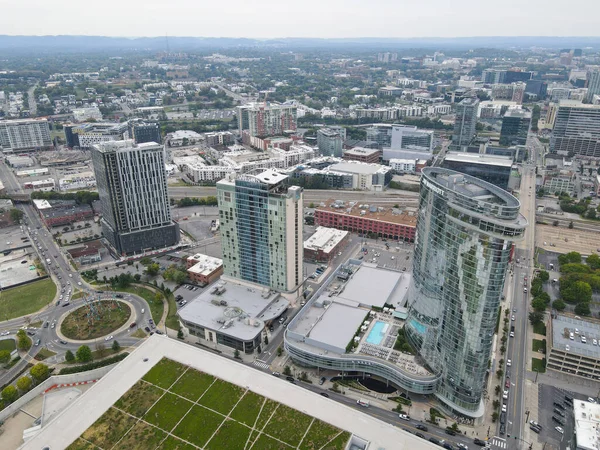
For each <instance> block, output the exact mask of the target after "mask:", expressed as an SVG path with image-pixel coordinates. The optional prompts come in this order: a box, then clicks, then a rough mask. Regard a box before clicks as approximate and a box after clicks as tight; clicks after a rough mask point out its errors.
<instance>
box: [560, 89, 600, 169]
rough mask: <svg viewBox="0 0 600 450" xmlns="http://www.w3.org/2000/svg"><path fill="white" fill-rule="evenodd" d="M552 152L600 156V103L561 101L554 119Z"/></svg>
mask: <svg viewBox="0 0 600 450" xmlns="http://www.w3.org/2000/svg"><path fill="white" fill-rule="evenodd" d="M550 152H552V153H559V154H563V155H569V154H570V155H581V156H592V157H595V158H598V157H600V105H587V104H582V103H579V102H576V101H570V100H563V101H561V102H560V103H559V106H558V110H557V111H556V117H555V119H554V129H553V130H552V137H551V139H550Z"/></svg>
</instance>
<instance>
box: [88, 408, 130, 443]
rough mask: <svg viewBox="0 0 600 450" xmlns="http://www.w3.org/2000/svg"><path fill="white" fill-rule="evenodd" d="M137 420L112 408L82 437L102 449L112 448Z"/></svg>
mask: <svg viewBox="0 0 600 450" xmlns="http://www.w3.org/2000/svg"><path fill="white" fill-rule="evenodd" d="M136 420H137V419H134V418H133V417H131V416H128V415H127V414H125V413H122V412H120V411H119V410H117V409H115V408H110V409H109V410H108V411H106V412H105V413H104V414H103V415H102V416H101V417H100V418H99V419H98V420H96V422H94V424H93V425H92V426H91V427H89V428H88V429H87V430H86V431H85V432H84V433H83V434H82V435H81V437H82V438H84V439H85V440H87V441H90V442H91V443H93V444H95V445H97V446H98V447H100V448H112V447H113V446H114V445H115V444H116V443H117V442H118V441H119V439H121V438H122V437H123V435H124V434H125V432H126V431H127V430H129V429H130V428H131V427H132V426H133V424H134V423H135V422H136Z"/></svg>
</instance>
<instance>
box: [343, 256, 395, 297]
mask: <svg viewBox="0 0 600 450" xmlns="http://www.w3.org/2000/svg"><path fill="white" fill-rule="evenodd" d="M402 277H403V273H402V272H396V271H392V270H386V269H379V268H377V267H369V266H368V265H366V264H361V265H360V266H359V267H358V270H357V271H356V272H354V274H352V276H351V277H350V279H349V280H348V282H347V283H346V287H345V288H344V290H343V291H342V292H341V293H339V294H338V295H337V296H336V297H335V299H336V301H337V299H344V300H348V301H349V302H352V303H355V304H357V305H358V304H363V305H370V306H378V307H380V308H381V307H383V305H385V303H386V302H388V303H391V301H390V300H391V299H392V297H393V294H394V291H395V289H396V287H397V286H399V284H400V280H401V279H402Z"/></svg>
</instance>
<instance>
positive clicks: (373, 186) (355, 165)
mask: <svg viewBox="0 0 600 450" xmlns="http://www.w3.org/2000/svg"><path fill="white" fill-rule="evenodd" d="M328 170H330V171H332V172H336V173H342V174H349V175H351V176H352V189H360V190H361V191H365V190H367V191H382V190H383V188H384V187H385V186H387V185H388V184H390V181H392V169H391V168H390V167H387V166H382V165H380V164H367V163H361V162H357V161H343V162H339V163H336V164H332V165H331V166H329V167H328Z"/></svg>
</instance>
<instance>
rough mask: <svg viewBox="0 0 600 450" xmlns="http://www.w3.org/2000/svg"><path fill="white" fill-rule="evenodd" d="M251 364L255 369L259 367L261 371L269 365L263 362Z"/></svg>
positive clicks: (257, 361) (256, 361)
mask: <svg viewBox="0 0 600 450" xmlns="http://www.w3.org/2000/svg"><path fill="white" fill-rule="evenodd" d="M252 364H253V365H255V366H256V367H260V368H261V369H268V368H269V365H268V364H267V363H266V362H264V361H259V360H255V361H252Z"/></svg>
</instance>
